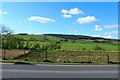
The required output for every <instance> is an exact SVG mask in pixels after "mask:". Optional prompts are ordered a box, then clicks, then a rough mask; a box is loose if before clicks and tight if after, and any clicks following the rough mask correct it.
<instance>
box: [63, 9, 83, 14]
mask: <svg viewBox="0 0 120 80" xmlns="http://www.w3.org/2000/svg"><path fill="white" fill-rule="evenodd" d="M61 12H62V13H63V14H67V13H68V14H84V12H83V11H82V10H79V9H78V8H73V9H70V10H65V9H62V10H61Z"/></svg>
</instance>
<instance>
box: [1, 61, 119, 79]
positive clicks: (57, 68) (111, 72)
mask: <svg viewBox="0 0 120 80" xmlns="http://www.w3.org/2000/svg"><path fill="white" fill-rule="evenodd" d="M2 77H3V78H118V66H117V65H47V64H36V65H25V64H24V65H15V64H12V63H9V64H7V63H3V64H2Z"/></svg>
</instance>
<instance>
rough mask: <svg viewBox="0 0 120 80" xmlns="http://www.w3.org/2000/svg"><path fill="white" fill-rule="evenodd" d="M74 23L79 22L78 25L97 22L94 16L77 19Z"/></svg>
mask: <svg viewBox="0 0 120 80" xmlns="http://www.w3.org/2000/svg"><path fill="white" fill-rule="evenodd" d="M76 21H77V22H79V23H80V24H85V23H92V22H97V21H98V20H97V19H96V18H95V17H94V16H87V17H82V18H78V19H77V20H76Z"/></svg>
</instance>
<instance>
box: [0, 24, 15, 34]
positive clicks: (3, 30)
mask: <svg viewBox="0 0 120 80" xmlns="http://www.w3.org/2000/svg"><path fill="white" fill-rule="evenodd" d="M0 27H1V30H0V33H1V34H2V35H4V34H6V35H10V34H12V33H13V32H14V31H13V30H11V29H9V27H6V26H5V25H0Z"/></svg>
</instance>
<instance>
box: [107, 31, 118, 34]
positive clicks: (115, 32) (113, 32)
mask: <svg viewBox="0 0 120 80" xmlns="http://www.w3.org/2000/svg"><path fill="white" fill-rule="evenodd" d="M108 34H118V31H112V32H105V35H108Z"/></svg>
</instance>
